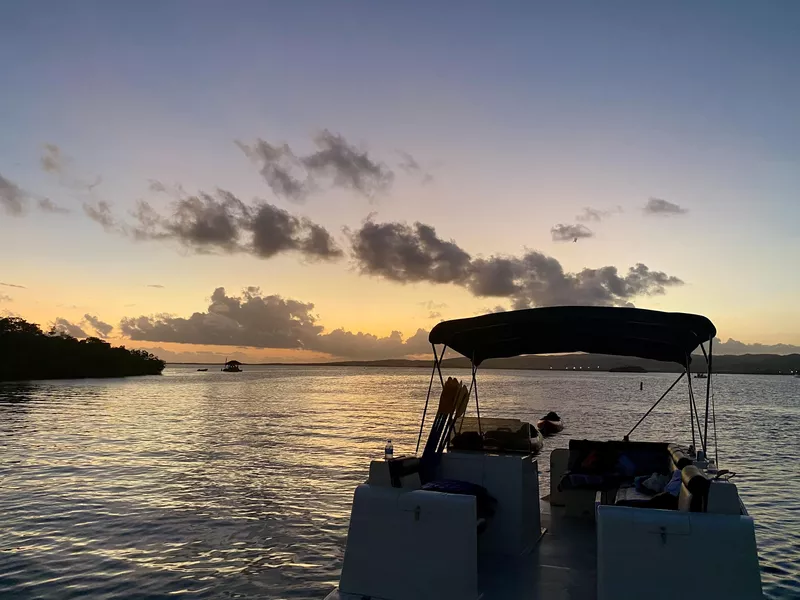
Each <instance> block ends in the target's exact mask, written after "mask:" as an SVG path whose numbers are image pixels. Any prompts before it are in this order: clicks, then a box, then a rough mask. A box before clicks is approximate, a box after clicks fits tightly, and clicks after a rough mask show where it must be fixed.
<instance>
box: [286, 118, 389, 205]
mask: <svg viewBox="0 0 800 600" xmlns="http://www.w3.org/2000/svg"><path fill="white" fill-rule="evenodd" d="M314 143H315V144H316V145H317V148H318V150H317V151H316V152H314V153H313V154H309V155H308V156H304V157H302V158H301V159H300V160H301V162H302V163H303V164H304V165H305V167H306V168H307V169H308V170H309V172H310V173H311V174H313V175H315V176H320V177H324V176H328V177H330V178H331V180H332V182H333V185H334V186H336V187H343V188H347V189H351V190H353V191H356V192H360V193H361V194H364V195H365V196H373V195H374V194H376V193H378V192H382V191H384V190H386V189H387V188H388V187H389V186H390V185H391V184H392V181H393V180H394V173H392V171H391V170H389V168H388V167H386V165H384V164H383V163H380V162H377V161H375V160H373V159H371V158H370V157H369V155H368V154H367V152H364V151H361V150H359V149H358V148H356V147H355V146H353V145H351V144H349V143H348V142H347V140H345V139H344V137H342V136H341V135H340V134H335V133H331V132H330V131H328V130H327V129H324V130H322V131H321V132H320V133H319V134H317V135H316V136H315V138H314Z"/></svg>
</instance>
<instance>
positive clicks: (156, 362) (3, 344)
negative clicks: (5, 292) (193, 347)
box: [0, 317, 166, 381]
mask: <svg viewBox="0 0 800 600" xmlns="http://www.w3.org/2000/svg"><path fill="white" fill-rule="evenodd" d="M165 366H166V363H165V362H164V361H163V360H161V359H159V358H158V357H156V356H154V355H153V354H150V353H149V352H146V351H144V350H128V349H127V348H125V347H122V346H120V347H112V346H111V344H109V343H108V342H105V341H103V340H101V339H99V338H92V337H90V338H86V339H85V340H78V339H76V338H74V337H72V336H70V335H66V334H64V333H59V332H58V331H55V330H54V329H53V330H50V331H49V332H47V333H45V332H43V331H42V330H41V329H39V326H38V325H34V324H33V323H28V322H27V321H25V320H24V319H20V318H17V317H3V318H0V381H21V380H28V379H81V378H84V377H127V376H129V375H160V374H161V371H163V370H164V367H165Z"/></svg>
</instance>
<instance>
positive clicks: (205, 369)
mask: <svg viewBox="0 0 800 600" xmlns="http://www.w3.org/2000/svg"><path fill="white" fill-rule="evenodd" d="M197 370H198V371H208V369H197Z"/></svg>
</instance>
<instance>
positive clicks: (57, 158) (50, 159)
mask: <svg viewBox="0 0 800 600" xmlns="http://www.w3.org/2000/svg"><path fill="white" fill-rule="evenodd" d="M67 162H68V159H67V158H66V157H65V156H64V155H63V154H62V153H61V148H59V147H58V146H56V145H55V144H45V145H44V153H43V154H42V156H41V157H40V158H39V164H40V165H41V166H42V169H44V170H45V171H46V172H48V173H63V171H64V168H65V167H66V163H67Z"/></svg>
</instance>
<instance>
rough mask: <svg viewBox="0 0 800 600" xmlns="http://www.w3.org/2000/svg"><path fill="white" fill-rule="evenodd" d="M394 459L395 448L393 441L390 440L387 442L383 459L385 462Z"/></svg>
mask: <svg viewBox="0 0 800 600" xmlns="http://www.w3.org/2000/svg"><path fill="white" fill-rule="evenodd" d="M393 457H394V446H392V440H388V441H387V442H386V447H385V448H384V449H383V458H384V460H389V459H390V458H393Z"/></svg>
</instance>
